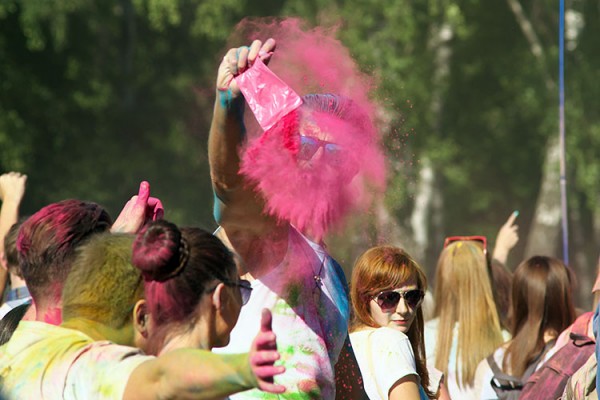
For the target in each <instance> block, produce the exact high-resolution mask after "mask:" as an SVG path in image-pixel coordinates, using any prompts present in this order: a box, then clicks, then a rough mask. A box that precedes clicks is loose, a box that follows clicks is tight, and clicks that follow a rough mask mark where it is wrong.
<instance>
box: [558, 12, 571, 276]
mask: <svg viewBox="0 0 600 400" xmlns="http://www.w3.org/2000/svg"><path fill="white" fill-rule="evenodd" d="M559 7H560V10H559V24H558V25H559V29H558V58H559V61H558V129H559V147H560V203H561V211H562V246H563V260H564V262H565V264H566V265H569V218H568V217H569V216H568V214H567V174H566V169H567V168H566V151H565V147H566V146H565V0H560V1H559Z"/></svg>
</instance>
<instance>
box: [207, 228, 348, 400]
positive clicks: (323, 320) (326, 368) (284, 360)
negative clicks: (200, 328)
mask: <svg viewBox="0 0 600 400" xmlns="http://www.w3.org/2000/svg"><path fill="white" fill-rule="evenodd" d="M288 243H289V244H288V251H287V254H286V256H285V258H284V261H283V262H282V263H281V264H280V265H279V266H277V267H275V268H274V269H273V270H272V271H270V272H269V273H268V274H266V275H264V276H261V277H260V278H259V279H257V280H254V281H252V294H251V296H250V300H249V301H248V303H247V304H246V305H244V306H243V307H242V310H241V313H240V317H239V319H238V322H237V324H236V326H235V328H234V329H233V331H232V332H231V339H230V342H229V344H228V345H227V346H226V347H224V348H220V349H213V351H214V352H215V353H244V352H247V351H248V350H249V349H250V345H251V343H252V340H253V339H254V337H255V336H256V334H257V333H258V330H259V328H260V315H261V311H262V309H263V308H268V309H270V310H271V312H272V314H273V332H275V334H276V335H277V349H278V351H279V353H280V354H281V360H280V362H278V363H279V364H281V365H284V366H285V367H286V372H285V373H283V374H282V375H279V376H277V377H275V382H276V383H279V384H282V385H285V386H286V388H287V391H286V393H284V394H283V395H274V394H269V393H265V392H262V391H259V390H249V391H245V392H242V393H238V394H235V395H232V396H230V398H231V399H236V400H238V399H258V398H260V399H269V398H272V399H278V398H279V399H285V398H293V399H299V400H302V399H334V398H335V376H334V365H335V363H336V362H337V357H338V355H339V353H340V351H341V348H342V346H343V344H344V341H345V339H346V337H347V335H348V318H349V305H348V292H347V282H346V278H345V276H344V272H343V271H342V269H341V267H340V266H339V265H338V264H337V263H336V262H335V260H333V259H332V258H331V257H329V256H328V255H327V253H326V252H325V250H324V249H323V248H322V247H321V246H319V245H317V244H315V243H313V242H311V241H310V240H308V239H307V238H305V237H304V236H302V235H301V234H300V233H299V232H298V231H297V230H295V229H294V228H291V229H290V235H289V242H288Z"/></svg>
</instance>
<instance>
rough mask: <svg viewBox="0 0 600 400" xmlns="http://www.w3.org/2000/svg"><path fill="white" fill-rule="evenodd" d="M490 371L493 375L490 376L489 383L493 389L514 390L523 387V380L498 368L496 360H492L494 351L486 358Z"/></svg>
mask: <svg viewBox="0 0 600 400" xmlns="http://www.w3.org/2000/svg"><path fill="white" fill-rule="evenodd" d="M486 360H487V362H488V364H489V366H490V368H491V369H492V372H493V373H494V377H493V378H492V380H491V382H490V384H491V385H492V387H493V388H494V390H495V391H496V390H514V389H520V388H522V387H523V382H522V381H521V380H520V379H518V378H515V377H514V376H511V375H508V374H506V373H504V372H502V370H501V369H500V367H499V366H498V364H497V363H496V360H494V353H492V354H491V355H489V356H488V357H487V358H486Z"/></svg>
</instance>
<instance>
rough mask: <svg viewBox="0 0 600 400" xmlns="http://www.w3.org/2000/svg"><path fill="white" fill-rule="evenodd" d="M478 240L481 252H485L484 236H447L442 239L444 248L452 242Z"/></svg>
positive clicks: (485, 241)
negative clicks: (481, 247)
mask: <svg viewBox="0 0 600 400" xmlns="http://www.w3.org/2000/svg"><path fill="white" fill-rule="evenodd" d="M469 241H470V242H479V243H481V245H482V246H483V253H484V254H486V253H487V238H486V237H485V236H449V237H447V238H446V240H444V248H446V247H448V246H450V245H451V244H452V243H454V242H469Z"/></svg>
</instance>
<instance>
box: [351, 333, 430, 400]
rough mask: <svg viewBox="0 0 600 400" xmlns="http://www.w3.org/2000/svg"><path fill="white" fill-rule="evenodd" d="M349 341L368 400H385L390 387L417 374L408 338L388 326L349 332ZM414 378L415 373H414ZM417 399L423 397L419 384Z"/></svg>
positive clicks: (424, 396)
mask: <svg viewBox="0 0 600 400" xmlns="http://www.w3.org/2000/svg"><path fill="white" fill-rule="evenodd" d="M350 342H351V343H352V348H353V350H354V354H355V355H356V361H357V362H358V366H359V367H360V372H361V374H362V377H363V382H364V386H365V391H366V392H367V395H368V396H369V399H371V400H387V399H388V394H389V391H390V389H391V388H392V386H394V384H395V383H396V382H398V381H399V380H400V379H402V378H404V377H405V376H408V375H417V367H416V364H415V355H414V353H413V350H412V347H411V345H410V340H409V339H408V337H407V336H406V335H405V334H404V333H402V332H400V331H398V330H395V329H392V328H386V327H382V328H377V329H374V328H371V329H364V330H360V331H356V332H352V333H351V334H350ZM417 377H418V376H417ZM419 392H420V393H421V399H423V400H426V399H427V396H426V395H425V392H424V391H423V388H422V387H421V385H419Z"/></svg>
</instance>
